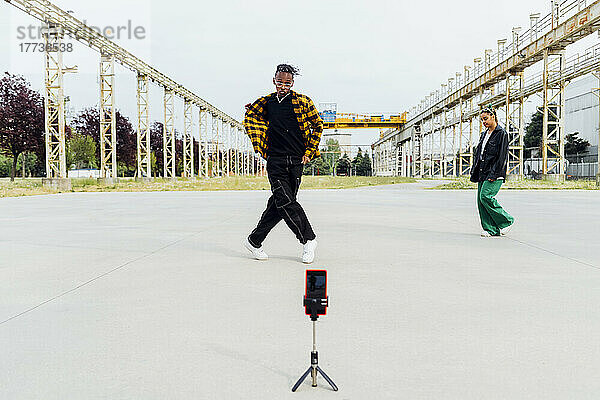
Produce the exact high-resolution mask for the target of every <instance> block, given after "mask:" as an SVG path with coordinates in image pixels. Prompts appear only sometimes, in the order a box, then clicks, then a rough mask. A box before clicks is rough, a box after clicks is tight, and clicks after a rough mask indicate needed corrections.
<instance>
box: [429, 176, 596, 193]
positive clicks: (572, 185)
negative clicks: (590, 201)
mask: <svg viewBox="0 0 600 400" xmlns="http://www.w3.org/2000/svg"><path fill="white" fill-rule="evenodd" d="M431 189H434V190H464V189H467V190H468V189H477V184H476V183H473V182H470V181H469V178H466V177H462V178H454V179H451V180H450V181H449V182H448V183H444V184H442V185H439V186H436V187H434V188H431ZM502 189H518V190H565V189H566V190H574V189H579V190H597V189H598V187H597V186H596V181H595V180H577V181H566V182H553V181H549V180H533V179H524V180H521V181H510V180H509V181H507V182H506V183H504V184H503V185H502Z"/></svg>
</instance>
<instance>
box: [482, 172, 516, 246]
mask: <svg viewBox="0 0 600 400" xmlns="http://www.w3.org/2000/svg"><path fill="white" fill-rule="evenodd" d="M502 182H503V180H502V179H496V180H495V181H494V182H490V181H488V180H486V181H483V182H479V183H478V184H477V208H479V219H481V227H482V228H483V229H484V230H486V231H488V232H489V233H490V235H492V236H498V235H500V229H504V228H506V227H507V226H510V225H512V223H513V222H514V221H515V219H514V218H513V216H512V215H510V214H509V213H507V212H506V211H504V209H503V208H502V206H500V203H498V200H496V199H495V198H494V196H496V195H497V194H498V191H499V190H500V186H502Z"/></svg>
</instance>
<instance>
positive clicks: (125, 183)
mask: <svg viewBox="0 0 600 400" xmlns="http://www.w3.org/2000/svg"><path fill="white" fill-rule="evenodd" d="M412 182H416V180H415V179H412V178H401V177H373V176H352V177H346V176H339V177H333V176H303V177H302V189H350V188H356V187H363V186H376V185H393V184H400V183H412ZM71 186H72V190H71V192H160V191H205V190H270V185H269V181H268V179H267V178H266V177H254V176H251V177H246V176H244V177H235V176H232V177H219V178H200V179H185V178H178V179H160V178H157V179H152V180H149V181H136V180H134V179H131V178H124V179H120V180H119V181H118V182H117V183H115V184H113V185H105V184H101V183H99V182H98V181H97V180H96V179H90V178H77V179H72V180H71ZM54 193H60V192H59V191H58V190H53V189H50V188H46V187H44V186H43V185H42V180H41V179H40V178H34V179H19V178H17V179H15V181H14V182H10V180H8V179H0V197H18V196H34V195H43V194H54Z"/></svg>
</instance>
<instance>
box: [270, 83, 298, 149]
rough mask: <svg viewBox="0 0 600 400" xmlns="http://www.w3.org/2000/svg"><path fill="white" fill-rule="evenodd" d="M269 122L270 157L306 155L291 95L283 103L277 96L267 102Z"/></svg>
mask: <svg viewBox="0 0 600 400" xmlns="http://www.w3.org/2000/svg"><path fill="white" fill-rule="evenodd" d="M267 121H269V129H268V130H267V136H268V139H267V144H268V155H270V156H299V157H302V156H303V155H304V152H305V151H306V145H305V144H304V136H303V135H302V132H301V131H300V126H299V125H298V118H297V117H296V114H295V113H294V105H293V104H292V97H291V94H288V95H287V96H286V97H285V98H284V99H283V100H282V101H281V103H280V102H279V100H277V96H276V95H274V96H271V97H270V98H269V99H268V100H267Z"/></svg>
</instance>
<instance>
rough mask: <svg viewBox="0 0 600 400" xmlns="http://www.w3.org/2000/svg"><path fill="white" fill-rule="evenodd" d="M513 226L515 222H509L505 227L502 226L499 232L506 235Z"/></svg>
mask: <svg viewBox="0 0 600 400" xmlns="http://www.w3.org/2000/svg"><path fill="white" fill-rule="evenodd" d="M513 226H515V222H514V221H513V223H512V224H510V225H509V226H507V227H506V228H502V229H500V234H501V235H502V236H504V235H506V234H507V233H508V232H510V230H511V229H512V227H513Z"/></svg>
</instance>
